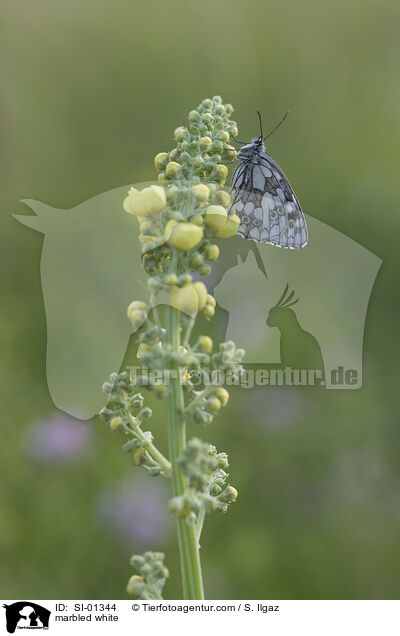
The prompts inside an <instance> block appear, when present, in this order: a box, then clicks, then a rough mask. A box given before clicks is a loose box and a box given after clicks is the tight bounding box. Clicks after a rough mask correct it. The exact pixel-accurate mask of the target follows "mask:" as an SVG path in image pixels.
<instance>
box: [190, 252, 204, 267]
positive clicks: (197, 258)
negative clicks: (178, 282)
mask: <svg viewBox="0 0 400 636" xmlns="http://www.w3.org/2000/svg"><path fill="white" fill-rule="evenodd" d="M203 261H204V259H203V257H202V255H201V254H200V252H195V253H194V254H193V256H192V258H191V259H190V265H191V266H192V267H200V265H202V264H203Z"/></svg>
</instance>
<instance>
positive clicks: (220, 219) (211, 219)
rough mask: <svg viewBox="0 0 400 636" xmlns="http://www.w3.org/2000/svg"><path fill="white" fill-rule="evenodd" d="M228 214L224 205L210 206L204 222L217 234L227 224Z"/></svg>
mask: <svg viewBox="0 0 400 636" xmlns="http://www.w3.org/2000/svg"><path fill="white" fill-rule="evenodd" d="M227 218H228V214H227V212H226V210H225V208H224V207H223V206H222V205H209V206H208V208H207V212H206V214H205V217H204V222H205V224H206V225H207V227H209V228H210V230H213V231H214V232H217V231H218V230H220V229H221V228H222V227H223V226H224V225H225V223H226V220H227Z"/></svg>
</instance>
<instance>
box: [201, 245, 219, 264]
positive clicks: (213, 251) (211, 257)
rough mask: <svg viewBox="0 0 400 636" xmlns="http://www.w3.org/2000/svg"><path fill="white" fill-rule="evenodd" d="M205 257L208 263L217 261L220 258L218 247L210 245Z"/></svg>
mask: <svg viewBox="0 0 400 636" xmlns="http://www.w3.org/2000/svg"><path fill="white" fill-rule="evenodd" d="M204 256H205V257H206V259H207V260H208V261H216V260H217V259H218V256H219V247H218V245H210V246H209V247H207V249H206V251H205V254H204Z"/></svg>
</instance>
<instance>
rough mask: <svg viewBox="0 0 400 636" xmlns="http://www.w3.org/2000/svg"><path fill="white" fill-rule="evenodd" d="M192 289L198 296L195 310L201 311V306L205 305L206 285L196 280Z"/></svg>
mask: <svg viewBox="0 0 400 636" xmlns="http://www.w3.org/2000/svg"><path fill="white" fill-rule="evenodd" d="M193 289H194V290H195V292H196V294H197V297H198V306H197V311H201V310H202V309H203V307H205V306H206V302H207V296H208V293H207V287H206V286H205V284H204V283H202V282H200V281H198V282H197V283H193Z"/></svg>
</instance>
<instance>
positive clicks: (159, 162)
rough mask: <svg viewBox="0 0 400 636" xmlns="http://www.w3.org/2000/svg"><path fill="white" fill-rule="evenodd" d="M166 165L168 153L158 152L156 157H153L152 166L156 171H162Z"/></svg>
mask: <svg viewBox="0 0 400 636" xmlns="http://www.w3.org/2000/svg"><path fill="white" fill-rule="evenodd" d="M167 163H168V153H167V152H159V153H158V155H156V156H155V157H154V165H155V167H156V170H160V171H161V170H164V168H165V166H166V165H167Z"/></svg>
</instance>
